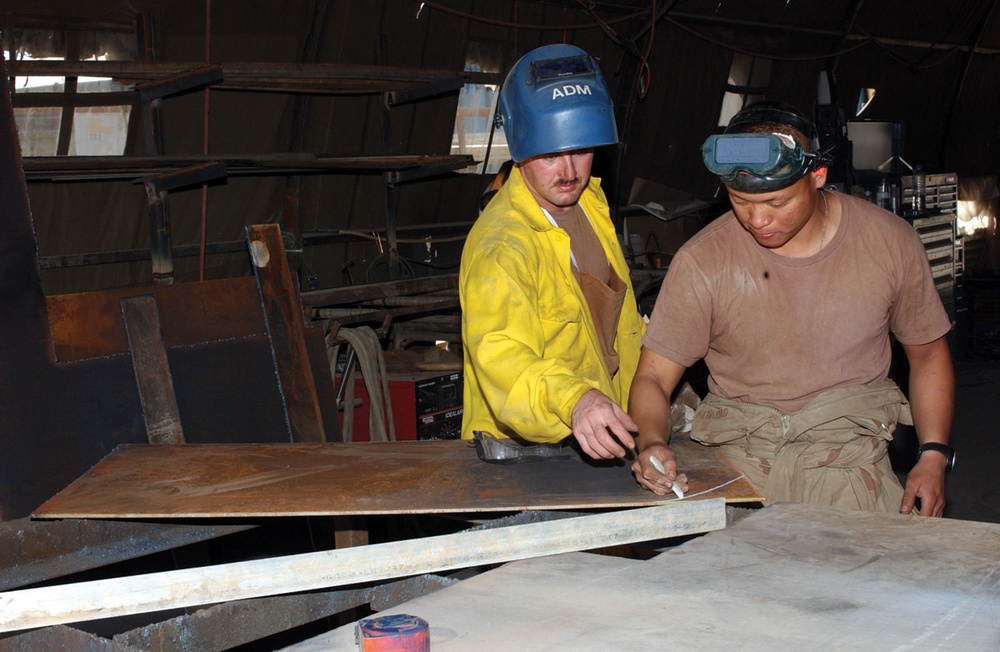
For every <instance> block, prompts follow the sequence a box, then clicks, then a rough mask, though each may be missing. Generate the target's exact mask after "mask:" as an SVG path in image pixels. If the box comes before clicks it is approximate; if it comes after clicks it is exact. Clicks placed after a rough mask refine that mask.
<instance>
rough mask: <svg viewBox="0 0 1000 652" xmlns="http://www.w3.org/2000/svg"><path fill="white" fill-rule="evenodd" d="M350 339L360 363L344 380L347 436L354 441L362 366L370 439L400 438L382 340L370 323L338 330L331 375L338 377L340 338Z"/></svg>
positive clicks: (332, 348)
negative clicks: (356, 396)
mask: <svg viewBox="0 0 1000 652" xmlns="http://www.w3.org/2000/svg"><path fill="white" fill-rule="evenodd" d="M341 341H343V342H346V343H347V344H348V345H349V346H350V347H351V349H352V351H353V352H354V355H355V359H356V360H357V364H351V365H348V367H349V368H345V369H344V377H343V379H342V380H341V382H342V383H346V393H345V398H344V401H343V405H344V419H343V425H342V430H343V437H344V441H351V440H352V439H353V433H354V379H355V377H356V370H357V368H358V367H359V366H360V368H361V376H362V379H363V380H364V382H365V390H366V391H367V392H368V401H369V403H368V427H369V432H370V434H369V441H396V427H395V423H394V421H393V418H392V399H391V398H390V396H389V380H388V377H387V372H386V368H385V356H384V355H383V354H382V343H381V342H380V341H379V338H378V335H377V334H376V333H375V331H374V330H373V329H372V328H371V327H370V326H358V327H357V328H341V329H340V330H339V331H337V344H334V345H332V346H329V347H328V348H327V358H328V360H329V362H330V375H331V376H332V377H333V378H336V377H337V359H338V358H339V357H340V342H341Z"/></svg>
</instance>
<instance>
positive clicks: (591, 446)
mask: <svg viewBox="0 0 1000 652" xmlns="http://www.w3.org/2000/svg"><path fill="white" fill-rule="evenodd" d="M572 428H573V436H574V437H575V438H576V440H577V441H578V442H579V443H580V448H582V449H583V452H584V453H586V454H587V455H589V456H590V457H592V458H593V459H595V460H596V459H605V460H609V459H612V458H614V457H624V456H625V455H626V454H627V451H626V447H627V448H628V450H634V449H635V440H634V439H633V438H632V434H631V433H633V432H635V431H636V430H638V429H639V428H638V426H636V424H635V422H634V421H633V420H632V417H630V416H629V415H628V414H626V413H625V411H624V410H623V409H621V407H620V406H619V405H618V404H617V403H615V402H614V401H613V400H611V399H610V398H609V397H608V396H606V395H605V394H603V393H601V392H599V391H598V390H596V389H591V390H589V391H588V392H587V393H586V394H584V395H583V396H581V397H580V400H579V401H577V402H576V405H575V406H574V407H573V423H572ZM612 435H613V436H612ZM616 438H617V439H616Z"/></svg>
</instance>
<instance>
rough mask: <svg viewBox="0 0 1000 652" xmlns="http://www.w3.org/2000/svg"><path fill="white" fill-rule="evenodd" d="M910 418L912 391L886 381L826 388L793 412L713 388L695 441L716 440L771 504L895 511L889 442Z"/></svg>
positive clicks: (898, 496)
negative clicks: (716, 392) (735, 397)
mask: <svg viewBox="0 0 1000 652" xmlns="http://www.w3.org/2000/svg"><path fill="white" fill-rule="evenodd" d="M912 422H913V421H912V416H911V414H910V407H909V404H908V403H907V401H906V397H905V396H904V395H903V393H902V392H901V391H900V390H899V388H898V387H897V386H896V384H895V383H893V382H892V381H889V380H885V381H881V382H876V383H871V384H869V385H862V386H859V387H848V388H842V389H834V390H830V391H827V392H824V393H823V394H820V395H819V396H817V397H816V398H814V399H813V400H811V401H810V402H809V403H808V404H806V405H805V407H803V408H802V409H801V410H799V411H798V412H793V413H791V414H783V413H781V412H780V411H779V410H777V409H775V408H772V407H769V406H762V405H754V404H751V403H744V402H741V401H732V400H729V399H724V398H721V397H719V396H716V395H714V394H709V395H708V396H707V397H706V398H705V400H704V401H702V403H701V405H700V406H699V407H698V411H697V412H696V413H695V417H694V423H693V424H692V428H691V439H693V440H695V441H698V442H700V443H702V444H705V445H707V446H718V447H719V450H720V451H721V452H722V453H723V454H724V455H725V456H726V458H727V459H728V460H729V461H730V463H731V464H732V465H733V466H734V467H735V468H736V469H738V470H739V471H741V472H742V473H743V474H744V475H746V477H747V479H748V480H749V481H750V482H751V484H753V486H754V487H755V488H756V489H757V490H758V491H760V492H761V493H762V494H763V495H764V496H765V499H766V500H765V503H766V504H770V503H776V502H796V503H810V504H815V505H826V506H831V507H844V508H851V509H861V510H867V511H881V512H893V513H897V512H899V503H900V501H901V500H902V498H903V488H902V486H900V484H899V480H897V479H896V475H895V474H894V473H893V471H892V466H891V465H890V462H889V455H888V448H889V441H891V440H892V433H893V432H894V431H895V429H896V424H897V423H905V424H912Z"/></svg>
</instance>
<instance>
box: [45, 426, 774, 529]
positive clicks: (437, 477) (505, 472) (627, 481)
mask: <svg viewBox="0 0 1000 652" xmlns="http://www.w3.org/2000/svg"><path fill="white" fill-rule="evenodd" d="M674 448H675V450H676V452H677V455H678V458H679V459H680V460H682V466H683V468H684V470H685V471H686V472H687V473H688V476H689V478H690V481H689V485H690V490H689V492H688V497H687V498H685V500H689V499H690V500H694V499H698V498H717V497H725V498H726V499H727V500H729V501H730V502H755V501H759V500H761V497H760V496H759V495H758V494H757V493H756V492H755V491H754V490H753V488H752V487H751V486H750V484H749V483H748V482H747V481H746V480H745V479H743V478H741V477H740V476H739V474H738V473H736V472H734V471H733V470H732V469H731V468H730V467H729V466H728V465H727V464H726V463H725V462H724V461H723V460H722V458H721V457H720V456H719V455H718V453H717V452H716V451H714V450H713V449H710V448H705V447H703V446H700V445H698V444H694V443H691V442H689V441H687V440H682V441H679V442H676V443H675V444H674ZM674 499H675V498H674V497H673V495H671V496H669V497H658V496H655V495H654V494H652V493H650V492H648V491H645V490H643V489H642V488H640V487H639V486H638V484H637V483H636V482H635V479H634V478H633V476H632V472H631V470H630V469H629V467H628V466H627V465H626V464H624V463H622V462H615V463H612V462H607V463H602V464H598V463H588V462H586V461H584V460H583V459H581V458H579V457H577V456H573V457H564V458H551V459H542V460H535V461H524V462H519V463H513V464H490V463H486V462H483V461H482V460H480V459H479V458H478V457H477V456H476V451H475V447H474V445H473V444H472V442H470V441H457V440H452V441H402V442H352V443H330V444H180V445H152V444H150V445H146V444H124V445H121V446H119V447H118V448H117V449H116V450H114V451H113V452H112V453H111V454H109V455H108V456H106V457H105V458H104V459H103V460H101V462H100V463H98V464H97V465H96V466H94V467H93V468H92V469H91V470H90V471H88V472H87V473H86V474H85V475H83V476H82V477H81V478H79V479H78V480H76V481H75V482H73V483H72V484H71V485H70V486H69V487H67V488H66V489H65V490H63V491H61V492H60V493H59V494H57V495H56V496H55V497H53V498H52V499H51V500H49V501H47V502H46V503H45V504H43V505H42V506H41V507H39V508H38V509H37V510H36V511H35V512H34V514H33V517H35V518H170V517H178V518H180V517H184V518H189V517H247V516H312V515H328V516H336V515H364V514H371V515H374V514H405V513H413V514H426V513H461V512H498V511H499V512H502V511H518V510H536V509H593V508H621V507H633V506H635V507H638V506H646V505H654V504H658V503H661V502H664V501H667V500H674Z"/></svg>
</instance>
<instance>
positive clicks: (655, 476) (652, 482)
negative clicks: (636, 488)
mask: <svg viewBox="0 0 1000 652" xmlns="http://www.w3.org/2000/svg"><path fill="white" fill-rule="evenodd" d="M651 457H655V458H656V459H657V460H659V464H660V466H661V467H662V468H663V473H660V472H659V470H657V468H656V465H655V464H653V463H652V462H651V461H650V458H651ZM632 473H634V474H635V479H636V481H638V483H639V484H640V485H642V486H643V487H645V488H646V489H649V490H650V491H652V492H653V493H654V494H656V495H658V496H665V495H666V494H669V493H671V492H673V485H674V483H677V485H678V486H679V487H680V488H681V491H683V492H684V493H687V490H688V485H687V476H686V475H685V474H683V473H677V458H676V457H674V452H673V451H672V450H670V448H668V447H667V446H664V445H662V444H654V445H653V446H650V447H648V448H646V449H645V450H644V451H642V453H640V454H639V457H638V458H636V460H635V462H633V463H632Z"/></svg>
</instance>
